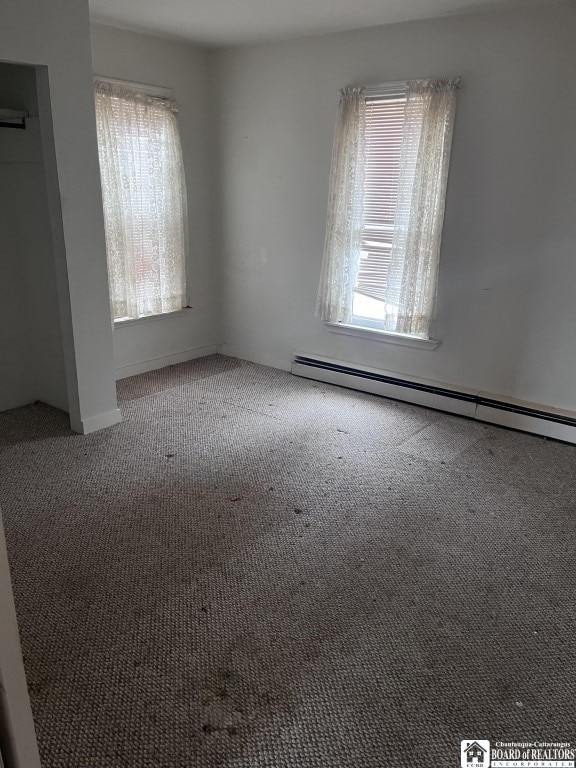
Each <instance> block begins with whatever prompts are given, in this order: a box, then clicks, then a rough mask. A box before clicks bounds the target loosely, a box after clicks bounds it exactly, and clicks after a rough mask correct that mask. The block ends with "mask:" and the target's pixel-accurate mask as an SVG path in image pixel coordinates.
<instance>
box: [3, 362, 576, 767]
mask: <svg viewBox="0 0 576 768" xmlns="http://www.w3.org/2000/svg"><path fill="white" fill-rule="evenodd" d="M119 390H120V393H121V395H123V397H122V398H121V407H122V412H123V416H124V421H123V422H122V423H121V424H119V425H117V426H115V427H111V428H109V429H107V430H104V431H102V432H99V433H96V434H94V435H91V436H87V437H81V436H78V435H74V434H72V433H71V432H70V431H69V430H68V428H67V419H66V417H65V415H64V414H62V413H60V412H58V411H56V410H54V409H52V408H49V407H47V406H44V405H40V404H37V405H33V406H29V407H27V408H22V409H18V410H16V411H11V412H6V413H3V414H0V434H1V436H2V437H1V447H0V482H1V487H2V489H1V501H2V507H3V513H4V518H5V524H6V529H7V536H8V544H9V555H10V558H11V565H12V571H13V578H14V589H15V596H16V603H17V610H18V616H19V620H20V626H21V633H22V644H23V650H24V655H25V665H26V671H27V674H28V682H29V686H30V694H31V699H32V706H33V711H34V717H35V722H36V726H37V731H38V737H39V742H40V751H41V754H42V759H43V766H44V768H213V767H216V766H222V767H227V768H341V767H342V768H344V767H345V768H382V767H383V766H391V767H392V768H422V767H423V766H435V768H436V767H437V768H449V766H456V765H460V741H461V739H490V740H492V741H494V742H495V741H497V740H500V741H513V740H530V739H538V740H540V741H556V740H558V741H572V743H574V742H575V741H576V726H575V717H574V715H575V704H574V700H575V694H576V662H575V660H576V639H575V638H576V633H575V628H576V615H575V612H576V599H575V595H576V557H575V549H574V546H575V540H576V515H575V499H576V477H575V468H576V451H575V449H574V448H573V447H571V446H568V445H563V444H560V443H555V442H552V441H546V440H544V439H541V438H537V437H532V436H529V435H525V434H520V433H515V432H511V431H506V430H503V429H499V428H496V427H488V426H485V425H482V424H479V423H474V422H470V421H466V420H463V419H459V418H457V417H452V416H448V415H445V414H441V413H438V412H434V411H430V410H426V409H424V408H418V407H416V406H410V405H405V404H400V403H396V402H393V401H391V400H385V399H382V398H377V397H373V396H370V395H364V394H361V393H357V392H352V391H348V390H344V389H339V388H336V387H330V386H327V385H324V384H318V383H314V382H310V381H306V380H303V379H298V378H296V377H293V376H291V375H290V374H288V373H284V372H280V371H277V370H273V369H270V368H265V367H262V366H258V365H252V364H247V363H241V362H240V361H233V360H229V359H225V358H222V357H218V356H214V357H211V358H206V359H204V360H199V361H195V362H192V363H187V364H185V365H183V366H176V367H174V368H171V369H165V370H164V371H161V372H154V373H153V374H146V375H145V376H142V377H135V378H134V379H131V380H126V381H124V382H121V383H120V384H119Z"/></svg>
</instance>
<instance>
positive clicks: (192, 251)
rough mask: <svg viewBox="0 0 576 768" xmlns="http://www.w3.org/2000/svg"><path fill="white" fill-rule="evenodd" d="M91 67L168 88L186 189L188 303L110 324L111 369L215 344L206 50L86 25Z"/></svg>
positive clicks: (146, 364) (140, 366) (141, 366)
mask: <svg viewBox="0 0 576 768" xmlns="http://www.w3.org/2000/svg"><path fill="white" fill-rule="evenodd" d="M92 61H93V68H94V73H95V74H98V75H102V76H107V77H112V78H118V79H121V80H129V81H132V82H138V83H144V84H147V85H159V86H164V87H167V88H172V90H173V91H174V95H175V97H176V100H177V102H178V106H179V112H178V122H179V126H180V136H181V140H182V153H183V156H184V168H185V173H186V185H187V190H188V220H189V221H188V223H189V244H190V245H189V258H188V263H187V275H188V295H189V303H190V304H191V305H192V309H191V310H185V311H183V312H182V313H180V314H179V315H176V316H166V317H157V318H153V319H151V318H150V319H148V318H146V319H145V320H142V321H136V322H134V323H129V324H119V325H117V326H116V328H115V330H114V351H115V359H116V366H117V369H118V375H119V376H123V375H127V374H131V373H136V372H138V371H141V370H145V369H147V368H150V367H154V366H156V365H160V364H164V365H167V364H169V363H171V362H176V361H178V360H183V359H186V358H188V357H191V356H193V355H194V354H197V353H199V352H209V351H214V349H215V345H216V344H217V342H218V339H219V328H218V315H217V311H216V296H215V286H214V282H215V269H216V265H215V262H214V258H213V255H214V249H213V244H212V236H211V235H212V212H213V205H212V203H213V199H212V198H213V189H212V185H213V175H214V163H213V157H214V154H213V145H212V136H213V125H212V122H211V120H210V115H209V103H210V98H211V97H210V92H209V80H208V69H207V67H208V54H207V52H206V50H204V49H202V48H198V47H196V46H194V45H185V44H182V43H178V42H174V41H170V40H165V39H162V38H159V37H153V36H150V35H143V34H139V33H134V32H126V31H124V30H120V29H115V28H113V27H107V26H103V25H99V24H94V25H92Z"/></svg>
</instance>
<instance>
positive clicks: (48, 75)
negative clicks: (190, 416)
mask: <svg viewBox="0 0 576 768" xmlns="http://www.w3.org/2000/svg"><path fill="white" fill-rule="evenodd" d="M0 51H1V55H2V59H3V60H4V61H7V62H15V63H23V64H31V65H36V66H37V78H38V99H39V113H40V131H41V136H42V147H43V159H44V165H45V169H46V184H47V199H48V208H49V219H50V230H51V236H52V242H53V247H54V257H55V264H56V266H55V271H56V280H57V286H58V302H59V311H60V318H61V323H62V339H63V347H64V358H65V366H66V382H67V391H68V401H69V410H70V418H71V423H72V426H73V428H74V429H76V430H77V431H90V430H93V429H95V428H97V427H101V426H105V425H107V424H111V423H114V422H115V421H117V420H118V419H119V412H118V410H117V407H116V390H115V383H114V363H113V349H112V332H111V326H110V313H109V301H108V283H107V276H106V261H105V243H104V223H103V217H102V202H101V194H100V183H99V170H98V155H97V145H96V125H95V119H94V98H93V90H92V67H91V58H90V28H89V18H88V3H87V0H58V2H49V3H48V2H42V1H41V0H18V2H16V0H11V2H8V3H4V4H3V7H2V24H1V25H0Z"/></svg>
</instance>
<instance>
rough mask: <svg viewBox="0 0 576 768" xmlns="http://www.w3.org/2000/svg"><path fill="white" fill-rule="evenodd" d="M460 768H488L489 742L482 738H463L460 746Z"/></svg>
mask: <svg viewBox="0 0 576 768" xmlns="http://www.w3.org/2000/svg"><path fill="white" fill-rule="evenodd" d="M460 754H461V762H460V765H461V766H462V768H489V766H490V742H489V741H485V740H482V739H478V740H477V741H470V739H465V740H464V741H463V742H462V743H461V746H460Z"/></svg>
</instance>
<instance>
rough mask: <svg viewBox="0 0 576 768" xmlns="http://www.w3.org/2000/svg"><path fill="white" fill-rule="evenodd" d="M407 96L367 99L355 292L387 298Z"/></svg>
mask: <svg viewBox="0 0 576 768" xmlns="http://www.w3.org/2000/svg"><path fill="white" fill-rule="evenodd" d="M405 108H406V97H405V96H404V95H402V96H398V95H397V96H393V97H387V98H378V97H368V98H367V99H366V150H365V166H364V173H365V179H364V214H363V221H362V237H361V252H360V262H359V267H358V275H357V278H356V291H357V292H358V293H361V294H364V295H365V296H369V297H371V298H374V299H378V300H380V301H383V300H384V298H385V292H386V284H387V277H388V270H389V267H390V254H391V249H392V239H393V236H394V216H395V212H396V203H397V200H398V188H399V181H400V150H401V146H402V136H403V130H404V122H405Z"/></svg>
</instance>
